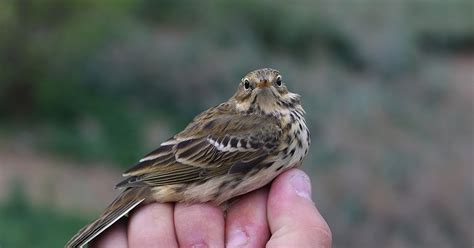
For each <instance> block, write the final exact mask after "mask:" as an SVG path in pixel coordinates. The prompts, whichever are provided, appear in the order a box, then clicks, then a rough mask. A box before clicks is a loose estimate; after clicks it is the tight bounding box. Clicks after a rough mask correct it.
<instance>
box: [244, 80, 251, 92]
mask: <svg viewBox="0 0 474 248" xmlns="http://www.w3.org/2000/svg"><path fill="white" fill-rule="evenodd" d="M244 88H245V89H246V90H248V89H250V81H249V80H248V79H244Z"/></svg>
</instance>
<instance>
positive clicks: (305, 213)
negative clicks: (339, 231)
mask: <svg viewBox="0 0 474 248" xmlns="http://www.w3.org/2000/svg"><path fill="white" fill-rule="evenodd" d="M267 217H268V224H269V226H270V231H271V233H272V236H271V238H270V241H269V242H268V243H267V247H272V248H275V247H324V248H326V247H331V243H332V234H331V230H330V229H329V226H328V224H327V223H326V221H325V220H324V218H323V217H322V216H321V214H320V213H319V211H318V209H317V208H316V207H315V206H314V203H313V201H312V200H311V183H310V180H309V177H308V176H307V175H306V174H305V173H304V172H303V171H301V170H299V169H292V170H289V171H286V172H285V173H283V174H281V175H280V176H278V177H277V178H276V179H275V180H274V181H273V183H272V186H271V188H270V193H269V196H268V206H267Z"/></svg>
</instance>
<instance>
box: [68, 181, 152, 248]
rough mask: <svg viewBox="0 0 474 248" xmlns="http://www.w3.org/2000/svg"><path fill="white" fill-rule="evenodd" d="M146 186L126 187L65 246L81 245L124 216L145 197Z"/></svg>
mask: <svg viewBox="0 0 474 248" xmlns="http://www.w3.org/2000/svg"><path fill="white" fill-rule="evenodd" d="M147 191H148V189H146V188H130V189H126V190H125V191H124V192H122V194H120V195H119V196H118V197H117V198H115V200H114V201H113V202H112V203H111V204H110V205H109V206H108V207H107V208H106V209H105V211H104V213H103V214H102V215H101V216H100V217H99V218H98V219H96V220H95V221H93V222H92V223H90V224H88V225H87V226H85V227H83V228H82V229H81V230H79V232H78V233H77V234H76V235H74V237H72V238H71V240H69V242H67V244H66V246H65V247H66V248H76V247H83V246H84V245H87V244H88V243H89V242H90V241H91V240H92V239H94V238H95V237H97V235H99V234H100V233H102V232H103V231H105V230H106V229H107V228H108V227H109V226H111V225H112V224H114V223H115V222H116V221H117V220H119V219H120V218H122V217H123V216H125V215H126V214H127V213H128V212H130V210H132V209H134V208H135V207H136V206H138V205H139V204H140V203H142V202H143V201H145V200H146V198H147Z"/></svg>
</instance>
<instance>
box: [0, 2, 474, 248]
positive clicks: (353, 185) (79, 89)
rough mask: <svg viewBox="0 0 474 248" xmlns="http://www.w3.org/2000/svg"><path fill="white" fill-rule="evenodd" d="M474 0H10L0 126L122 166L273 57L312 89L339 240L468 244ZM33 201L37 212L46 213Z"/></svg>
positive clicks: (307, 93)
mask: <svg viewBox="0 0 474 248" xmlns="http://www.w3.org/2000/svg"><path fill="white" fill-rule="evenodd" d="M473 12H474V3H473V2H472V1H469V0H453V1H418V0H411V1H372V0H364V1H355V0H352V1H323V0H320V1H303V2H302V3H293V2H290V1H251V0H244V1H223V0H209V1H199V3H196V4H190V2H188V1H172V0H160V1H151V0H140V1H126V0H119V1H93V0H71V1H60V0H42V1H33V0H3V1H0V54H1V55H2V56H0V135H1V136H2V137H4V138H5V140H7V142H8V140H18V139H20V140H21V142H23V143H27V144H28V145H27V146H28V147H30V148H31V147H32V148H31V149H37V150H40V151H41V152H45V153H49V154H55V155H56V156H61V157H65V158H69V159H74V160H79V161H82V162H83V164H84V165H87V164H90V162H92V161H98V160H99V161H110V162H111V163H112V164H116V165H117V166H118V167H120V168H122V169H123V167H127V166H129V165H130V164H132V163H133V162H134V161H136V160H137V159H138V158H139V157H140V155H142V154H144V153H145V152H147V151H148V150H149V149H152V148H153V147H155V146H156V145H157V144H159V143H160V142H161V141H162V140H164V139H165V138H167V136H169V135H172V134H173V132H175V131H178V130H180V129H181V128H183V127H184V125H185V124H186V123H187V122H188V121H190V120H191V118H192V117H193V116H194V115H196V114H197V113H199V111H202V110H204V109H206V108H208V107H210V106H212V105H214V104H218V103H220V102H222V101H224V100H226V99H227V98H228V97H230V96H231V94H232V93H233V91H234V89H235V88H236V84H237V83H238V80H239V79H240V77H242V76H243V75H244V74H245V73H247V72H248V71H250V70H253V69H256V68H260V67H264V66H265V67H274V68H277V69H279V70H280V71H281V72H282V73H283V75H284V79H285V81H286V82H287V84H288V85H289V88H290V89H291V90H293V91H296V92H298V93H300V94H301V95H302V99H303V103H304V106H305V109H306V110H307V114H308V115H307V119H308V123H309V125H310V128H311V131H312V138H313V145H312V152H311V153H310V157H309V158H308V159H307V161H306V166H305V168H306V170H307V171H308V172H309V174H310V175H311V176H312V179H313V186H314V191H315V193H314V195H315V198H316V200H317V203H318V206H319V207H320V208H321V210H322V212H323V214H324V215H325V216H326V218H327V220H328V222H329V223H330V225H331V227H332V229H333V233H334V244H335V245H336V246H341V247H350V246H355V247H379V246H381V245H382V246H385V247H420V246H429V247H450V246H452V247H463V246H469V245H470V244H471V242H472V233H471V230H472V229H474V227H473V223H469V220H472V213H473V212H474V210H473V205H474V200H473V196H472V188H473V182H472V181H474V180H473V178H472V177H473V176H472V173H473V172H472V164H473V161H472V149H473V139H474V137H473V136H474V134H473V126H474V120H473V118H474V117H473V111H474V110H473V106H472V104H473V102H472V98H474V93H473V92H472V87H473V86H472V85H473V84H474V82H473V78H472V75H473V74H472V73H471V72H470V71H471V70H472V66H473V65H474V55H473V51H474V21H473ZM18 137H20V138H18ZM5 209H8V207H7V208H5ZM9 211H10V210H9ZM28 211H29V212H28ZM28 211H26V212H28V217H25V218H26V219H25V223H26V221H28V219H29V218H31V219H32V221H33V220H34V219H35V218H37V216H38V215H42V214H40V212H36V210H35V209H29V210H28ZM38 211H39V210H38ZM2 212H3V210H2ZM6 213H7V215H8V216H10V214H8V213H9V212H8V211H6ZM2 214H3V213H2ZM45 215H46V216H50V215H52V212H49V213H45ZM12 216H14V215H13V214H12ZM35 216H36V217H35ZM9 218H10V219H9V220H14V218H13V217H9ZM58 218H61V216H58ZM65 218H66V219H65V221H69V220H67V217H65ZM2 219H3V218H2ZM45 219H48V218H45ZM60 221H61V220H58V222H57V223H60ZM53 225H56V224H53ZM58 225H59V224H58ZM64 225H65V226H72V225H73V224H72V223H66V224H64ZM0 228H1V227H0ZM21 228H23V227H21ZM68 230H69V229H68ZM44 231H45V232H46V231H47V230H44ZM64 232H66V230H64ZM7 238H8V237H7ZM8 240H11V241H8V242H10V243H7V244H8V246H7V247H9V245H10V244H11V245H12V246H21V244H24V243H16V242H20V241H18V240H19V239H18V240H16V239H13V238H12V239H8ZM61 240H64V239H62V238H61ZM1 242H3V241H2V237H1V236H0V246H1V245H2V243H1ZM45 242H46V241H45ZM52 242H56V241H52ZM54 244H56V243H54ZM51 245H53V244H51Z"/></svg>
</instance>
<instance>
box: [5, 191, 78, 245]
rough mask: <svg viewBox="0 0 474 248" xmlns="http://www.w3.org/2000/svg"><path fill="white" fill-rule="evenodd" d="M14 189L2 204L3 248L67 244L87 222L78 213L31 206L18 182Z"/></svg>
mask: <svg viewBox="0 0 474 248" xmlns="http://www.w3.org/2000/svg"><path fill="white" fill-rule="evenodd" d="M12 189H13V190H12V191H11V192H10V195H9V199H7V204H4V205H1V206H0V219H1V220H2V221H1V222H0V247H38V248H40V247H45V248H49V247H63V246H64V244H65V243H66V242H67V240H68V238H67V237H68V235H70V234H71V233H73V232H75V231H76V230H77V229H78V228H80V227H81V225H82V224H83V223H84V219H81V218H79V217H78V216H73V215H72V214H62V213H58V212H56V211H54V209H51V208H48V207H34V206H32V205H30V203H29V200H28V199H27V196H26V195H25V194H24V191H23V189H22V186H20V185H18V184H14V185H13V187H12Z"/></svg>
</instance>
